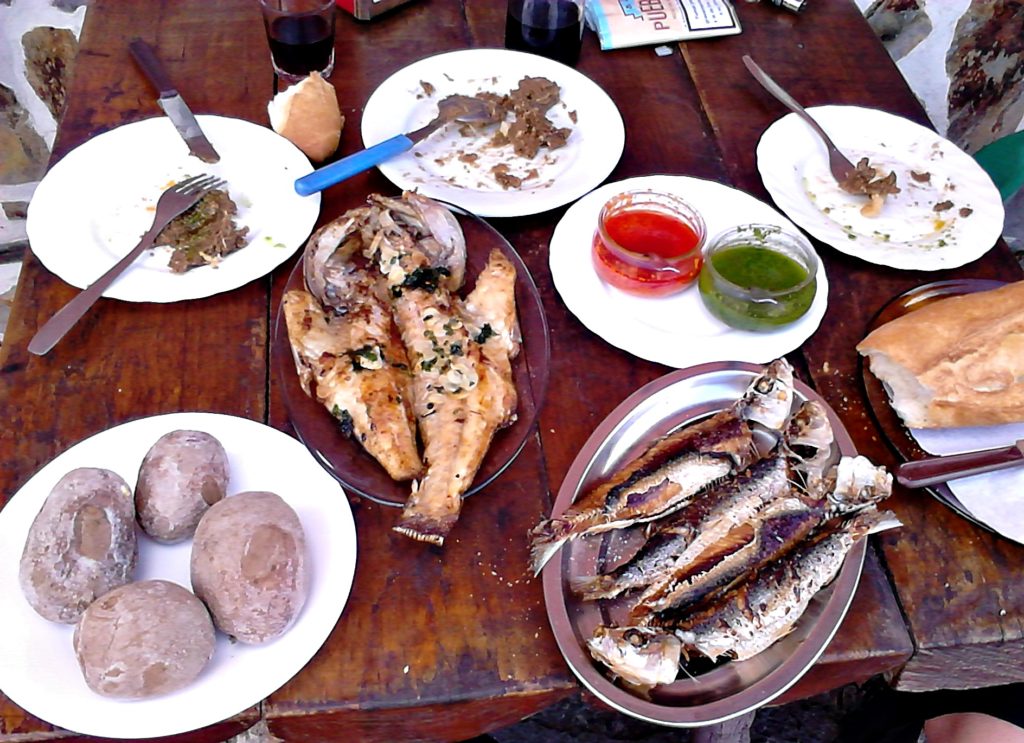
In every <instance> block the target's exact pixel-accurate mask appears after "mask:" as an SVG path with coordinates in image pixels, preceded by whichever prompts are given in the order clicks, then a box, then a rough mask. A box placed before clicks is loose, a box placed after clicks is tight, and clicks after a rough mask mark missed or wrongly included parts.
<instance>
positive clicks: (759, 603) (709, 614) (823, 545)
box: [650, 509, 901, 660]
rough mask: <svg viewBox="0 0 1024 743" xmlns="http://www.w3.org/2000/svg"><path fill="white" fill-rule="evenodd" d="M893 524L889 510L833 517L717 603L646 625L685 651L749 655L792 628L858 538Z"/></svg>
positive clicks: (657, 618)
mask: <svg viewBox="0 0 1024 743" xmlns="http://www.w3.org/2000/svg"><path fill="white" fill-rule="evenodd" d="M897 526H901V524H900V522H899V521H898V520H897V519H896V517H895V516H894V515H893V514H892V513H891V512H887V511H886V512H879V511H876V510H874V509H871V510H867V511H864V512H862V513H859V514H857V515H856V516H854V517H852V518H850V519H844V520H838V521H837V522H836V523H835V524H834V526H833V528H828V529H824V530H822V531H820V532H819V533H818V534H817V535H816V536H815V537H814V538H812V539H811V540H809V541H808V542H806V543H804V544H802V545H801V546H799V547H798V548H797V549H796V550H794V551H793V552H792V553H791V554H790V555H789V556H788V557H787V558H786V559H784V560H780V561H778V562H776V563H774V564H773V565H771V566H769V567H766V568H765V569H763V570H761V571H760V572H759V573H757V574H755V575H754V576H752V577H751V578H750V579H749V580H748V581H747V582H745V583H744V584H743V585H741V586H739V587H737V588H736V589H734V590H732V591H730V592H728V593H727V594H725V595H724V596H723V597H722V598H721V600H720V601H718V602H716V603H714V604H712V605H710V606H708V607H707V608H704V609H702V610H701V611H698V612H696V613H688V612H676V613H673V612H671V611H670V612H663V613H661V614H658V615H656V616H655V617H654V618H653V620H652V621H651V622H650V624H651V625H652V626H655V627H659V628H661V629H662V630H663V631H664V630H670V631H672V632H673V633H674V634H675V635H676V637H678V638H679V639H680V640H681V641H682V643H683V649H684V652H685V651H696V652H698V653H700V654H702V655H705V656H707V657H708V658H712V659H717V658H721V657H723V656H727V657H731V658H734V659H736V660H744V659H747V658H751V657H753V656H754V655H757V654H758V653H760V652H761V651H762V650H765V649H766V648H768V647H770V646H771V645H772V644H774V643H775V642H776V641H778V640H779V639H781V638H782V637H784V636H785V635H786V634H788V633H789V632H790V631H791V630H792V628H793V625H794V624H795V623H796V621H797V620H798V619H799V618H800V616H801V615H802V614H803V613H804V611H805V610H806V608H807V605H808V604H809V603H810V601H811V599H812V598H813V597H814V595H815V594H816V593H817V592H818V591H819V590H821V589H822V588H823V587H824V586H825V585H827V584H828V583H829V582H830V581H831V580H832V579H833V578H835V576H836V575H837V574H838V573H839V569H840V568H841V567H842V564H843V560H844V559H845V558H846V555H847V553H848V552H849V551H850V549H851V548H852V547H853V545H854V544H855V543H856V542H857V541H858V540H860V539H862V538H863V537H865V536H866V535H868V534H874V533H877V532H880V531H884V530H886V529H891V528H895V527H897Z"/></svg>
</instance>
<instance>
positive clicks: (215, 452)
mask: <svg viewBox="0 0 1024 743" xmlns="http://www.w3.org/2000/svg"><path fill="white" fill-rule="evenodd" d="M227 487H228V455H227V452H225V451H224V447H223V446H222V445H221V443H220V442H219V441H218V440H217V439H216V438H215V437H213V436H211V435H210V434H208V433H205V432H203V431H188V430H181V431H171V432H170V433H166V434H164V435H163V436H161V437H160V438H159V439H157V442H156V443H155V444H153V446H152V447H151V448H150V450H149V451H148V452H147V453H146V456H145V457H144V458H143V460H142V466H141V467H139V479H138V483H137V485H136V486H135V512H136V514H137V516H138V519H139V526H141V527H142V530H143V531H145V532H146V533H147V534H148V535H149V536H151V537H153V539H155V540H157V541H158V542H165V543H172V542H179V541H181V540H183V539H187V538H189V537H191V536H192V535H193V534H194V533H195V530H196V525H198V524H199V519H200V518H202V515H203V514H204V513H206V509H208V508H209V507H210V506H212V505H213V504H214V503H216V502H217V501H219V500H221V499H222V498H224V496H225V495H226V494H227Z"/></svg>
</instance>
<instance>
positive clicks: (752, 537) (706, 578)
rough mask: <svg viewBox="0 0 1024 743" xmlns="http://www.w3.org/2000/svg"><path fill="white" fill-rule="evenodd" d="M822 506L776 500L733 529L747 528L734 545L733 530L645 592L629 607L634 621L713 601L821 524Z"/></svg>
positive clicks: (743, 529)
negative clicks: (812, 506)
mask: <svg viewBox="0 0 1024 743" xmlns="http://www.w3.org/2000/svg"><path fill="white" fill-rule="evenodd" d="M823 513H824V508H823V506H819V507H818V508H809V507H808V506H807V505H806V504H805V503H804V502H803V501H801V500H800V499H798V498H784V499H781V500H778V501H776V502H774V503H772V504H771V505H770V506H768V507H767V508H766V509H764V511H762V512H761V513H759V514H758V516H757V519H756V520H755V521H753V522H751V523H746V524H740V525H738V526H737V528H736V529H735V531H741V532H745V533H743V534H742V535H741V538H740V539H739V540H738V541H737V542H736V543H732V544H730V543H729V538H730V537H731V536H732V532H730V533H728V534H726V535H724V536H723V537H722V538H720V539H719V540H718V541H716V542H713V543H710V544H709V546H708V547H707V548H706V549H705V550H704V551H703V552H702V553H700V554H697V555H695V556H693V557H692V558H691V559H689V560H688V561H686V562H687V564H686V565H685V566H684V567H683V568H682V569H679V570H677V571H676V572H675V573H674V574H673V575H672V578H671V580H667V581H665V582H663V583H662V584H659V585H657V586H652V587H651V588H650V589H648V590H647V591H645V592H644V594H643V595H642V596H641V598H640V599H639V600H638V601H637V603H636V604H635V605H634V606H633V608H632V610H631V614H630V616H631V619H634V620H635V621H637V622H643V621H646V620H647V619H648V618H650V617H652V616H654V615H655V614H656V613H658V612H664V611H668V610H681V609H688V608H690V607H692V606H694V605H696V604H699V603H700V602H703V601H713V600H714V598H715V597H716V596H720V595H722V594H723V593H724V592H726V591H728V590H729V589H730V588H731V587H732V586H733V585H735V584H736V583H737V581H740V580H742V579H743V577H744V576H746V575H750V574H752V573H754V572H756V571H758V570H761V569H763V568H764V567H765V566H767V565H770V564H771V563H772V562H773V561H775V560H777V559H779V558H780V557H782V556H783V555H785V554H786V553H787V552H789V551H790V550H792V549H794V548H795V546H796V545H797V544H798V543H799V542H800V541H801V540H803V539H805V538H806V537H807V536H808V535H809V534H810V533H811V532H812V531H813V530H814V528H815V527H817V526H819V525H820V524H821V521H822V515H823Z"/></svg>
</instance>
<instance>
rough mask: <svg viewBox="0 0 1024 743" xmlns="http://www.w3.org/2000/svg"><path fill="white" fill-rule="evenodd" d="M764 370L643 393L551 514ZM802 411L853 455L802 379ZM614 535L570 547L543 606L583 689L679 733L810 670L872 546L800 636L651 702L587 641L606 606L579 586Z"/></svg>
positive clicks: (752, 704) (556, 560)
mask: <svg viewBox="0 0 1024 743" xmlns="http://www.w3.org/2000/svg"><path fill="white" fill-rule="evenodd" d="M762 371H763V367H762V366H760V365H756V364H749V363H744V362H715V363H708V364H701V365H699V366H694V367H690V368H687V369H680V370H678V371H675V372H672V373H671V374H668V375H666V376H664V377H661V378H660V379H657V380H655V381H653V382H651V383H650V384H648V385H646V386H644V387H642V388H640V389H639V390H637V391H636V392H635V393H633V394H632V395H631V396H630V397H628V398H627V399H626V400H625V401H624V402H622V403H621V404H620V405H619V406H618V407H617V408H615V410H613V411H612V412H611V413H610V414H609V415H608V417H607V418H605V420H604V421H602V422H601V424H600V425H599V426H598V427H597V429H596V430H595V431H594V433H593V434H592V435H591V437H590V438H589V439H588V440H587V443H586V444H585V445H584V446H583V448H582V450H581V451H580V453H579V454H578V455H577V457H576V459H575V461H574V462H573V464H572V466H571V467H570V468H569V472H568V474H567V475H566V477H565V480H564V482H563V483H562V486H561V488H560V489H559V491H558V496H557V497H556V499H555V504H554V507H553V509H552V513H553V514H555V515H557V514H559V513H562V512H563V511H564V510H565V509H566V508H568V506H569V505H570V504H571V503H572V502H573V501H574V500H576V498H577V497H579V496H580V495H581V494H583V493H584V492H586V491H587V490H589V489H590V487H591V486H592V485H594V484H596V483H597V482H600V481H602V480H604V479H606V478H607V477H608V476H610V475H611V474H612V473H614V472H615V471H616V470H618V469H619V468H620V467H621V466H622V465H623V464H625V463H626V462H628V461H630V460H632V459H633V458H635V457H636V456H637V455H638V454H639V453H640V452H642V451H644V450H645V449H646V448H647V447H648V446H649V445H650V444H651V443H652V442H653V441H655V440H656V439H658V438H659V437H661V436H664V435H665V434H667V433H669V432H671V431H673V430H675V429H677V428H680V427H682V426H685V425H688V424H690V423H694V422H696V421H698V420H700V419H703V418H705V417H707V416H709V415H711V414H714V413H716V412H718V411H720V410H723V409H724V408H727V407H728V406H729V405H731V404H732V403H733V402H734V401H735V400H736V399H737V398H739V397H740V396H742V394H743V393H744V391H745V390H746V389H747V387H748V386H749V384H750V382H751V381H752V380H753V379H754V378H755V377H756V376H757V375H758V374H760V373H761V372H762ZM795 389H796V395H795V400H794V405H798V404H799V403H801V402H802V401H804V400H808V399H811V400H817V401H818V402H820V403H821V404H822V405H824V406H825V408H826V410H827V411H828V415H829V420H830V421H831V423H832V428H833V431H834V434H835V444H834V446H833V459H834V460H838V458H839V456H853V455H855V454H856V449H855V447H854V445H853V441H852V439H851V438H850V436H849V434H848V433H847V432H846V429H845V428H843V424H842V423H841V422H840V420H839V418H838V417H837V416H836V414H835V412H834V411H832V410H831V409H830V408H828V405H827V404H826V403H825V402H824V400H822V398H821V397H820V396H818V395H817V394H816V393H815V392H814V391H813V390H811V389H810V388H809V387H807V386H806V385H805V384H803V383H802V382H799V381H796V383H795ZM614 535H615V532H609V533H608V534H607V535H606V536H603V537H596V538H592V539H579V540H575V541H573V542H570V543H569V544H568V545H566V546H564V547H563V548H562V549H561V551H560V552H559V553H558V554H556V555H555V556H554V557H553V558H552V559H551V561H550V562H548V564H547V565H546V566H545V568H544V571H543V583H544V602H545V605H546V607H547V611H548V619H549V621H550V622H551V627H552V630H553V631H554V635H555V640H556V642H557V643H558V647H559V649H560V650H561V652H562V655H563V656H564V657H565V660H566V662H567V663H568V664H569V667H570V668H571V669H572V671H573V672H574V673H575V674H576V676H577V677H578V678H579V680H580V682H581V683H582V684H583V685H584V686H586V687H587V688H588V689H589V690H590V691H592V692H593V693H594V694H595V695H596V696H597V697H598V698H600V699H601V700H602V701H604V702H605V703H606V704H608V705H610V706H611V707H613V708H615V709H616V710H618V711H620V712H623V713H625V714H628V715H631V716H632V717H636V718H638V719H641V720H646V721H647V722H653V723H657V724H660V725H668V726H673V727H697V726H702V725H710V724H714V723H718V722H722V721H725V720H728V719H730V718H733V717H737V716H739V715H742V714H745V713H747V712H750V711H751V710H754V709H756V708H758V707H760V706H762V705H764V704H767V703H768V702H770V701H771V700H772V699H774V698H776V697H777V696H779V695H780V694H782V693H783V692H784V691H786V689H788V688H789V687H790V686H792V685H793V684H794V683H796V682H797V680H799V679H800V677H801V676H803V674H804V673H806V672H807V670H808V669H810V667H811V666H812V665H814V662H815V661H816V660H817V659H818V657H819V656H820V655H821V653H822V652H823V651H824V650H825V647H826V646H827V645H828V643H829V641H830V640H831V639H832V637H833V635H834V634H835V632H836V630H837V629H838V628H839V624H840V623H841V622H842V620H843V617H844V616H845V615H846V611H847V609H848V608H849V606H850V602H851V601H852V599H853V594H854V592H855V591H856V589H857V584H858V582H859V580H860V572H861V567H862V565H863V561H864V555H865V551H866V548H867V547H866V544H867V543H866V540H861V541H859V542H857V544H855V545H854V547H853V549H851V551H850V552H849V553H848V554H847V557H846V561H845V562H844V563H843V566H842V568H841V569H840V571H839V574H838V575H837V576H836V578H835V579H834V580H833V581H832V582H831V583H830V584H829V585H827V586H825V587H824V588H823V589H822V590H821V591H819V592H818V593H817V595H815V597H814V598H813V599H812V600H811V603H810V605H809V606H808V607H807V610H806V611H805V612H804V614H803V615H802V616H801V617H800V619H799V621H797V623H796V625H795V626H794V628H793V630H792V631H791V632H790V633H789V634H788V635H786V636H785V637H783V638H782V639H780V640H778V641H777V642H776V643H775V644H774V645H772V646H771V647H769V648H768V649H766V650H764V651H763V652H761V653H759V654H758V655H756V656H754V657H753V658H750V659H748V660H744V661H730V662H725V663H719V664H717V665H715V666H713V667H712V668H710V669H709V670H707V671H706V672H704V673H700V674H698V675H695V676H694V677H693V678H686V677H685V676H684V677H681V678H680V679H678V680H676V681H675V682H673V683H671V684H665V685H662V686H658V687H656V688H655V689H653V690H652V691H651V692H650V698H646V699H645V698H643V697H641V696H638V695H637V694H635V693H633V692H630V691H628V690H627V689H626V688H624V687H623V686H620V685H619V684H617V683H615V682H613V681H612V680H611V679H610V677H609V676H608V675H606V673H605V671H604V670H602V668H601V667H599V666H598V665H597V664H596V662H595V661H593V660H592V659H591V657H590V654H589V653H588V651H587V649H586V647H585V642H586V639H587V638H589V637H590V636H591V635H592V633H593V630H594V628H595V627H596V626H597V625H599V624H601V623H602V622H603V619H604V614H603V609H602V607H601V603H602V602H600V601H582V600H580V599H579V598H578V597H577V596H576V595H575V594H574V593H573V592H572V591H571V590H570V588H569V585H570V581H571V580H572V579H573V578H575V577H577V576H582V575H593V574H594V572H593V571H594V569H595V565H596V562H597V560H599V559H601V555H602V554H605V553H607V552H609V551H610V550H611V549H613V547H612V546H611V545H609V543H608V542H609V540H610V539H615V538H616V537H615V536H614Z"/></svg>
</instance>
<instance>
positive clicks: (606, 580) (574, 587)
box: [569, 575, 621, 601]
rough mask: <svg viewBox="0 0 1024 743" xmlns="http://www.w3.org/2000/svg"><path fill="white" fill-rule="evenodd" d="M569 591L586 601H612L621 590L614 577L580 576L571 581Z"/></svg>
mask: <svg viewBox="0 0 1024 743" xmlns="http://www.w3.org/2000/svg"><path fill="white" fill-rule="evenodd" d="M569 590H571V591H572V592H573V593H575V594H576V595H577V596H580V597H581V598H583V599H584V600H586V601H594V600H596V599H610V598H614V597H615V596H618V595H619V594H620V593H621V590H620V589H619V588H618V586H617V581H616V580H615V577H614V576H612V575H579V576H574V577H572V578H570V579H569Z"/></svg>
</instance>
